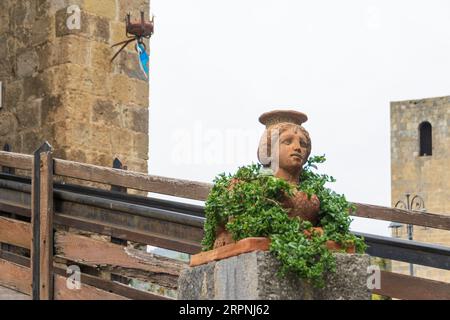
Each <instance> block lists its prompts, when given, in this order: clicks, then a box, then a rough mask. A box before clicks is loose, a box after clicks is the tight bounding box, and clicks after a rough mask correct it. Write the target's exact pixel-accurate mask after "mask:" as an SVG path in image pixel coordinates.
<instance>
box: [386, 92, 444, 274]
mask: <svg viewBox="0 0 450 320" xmlns="http://www.w3.org/2000/svg"><path fill="white" fill-rule="evenodd" d="M424 121H428V122H429V123H430V124H431V126H432V155H430V156H420V155H419V144H420V141H419V125H420V124H421V123H422V122H424ZM449 128H450V96H449V97H441V98H430V99H423V100H411V101H400V102H392V103H391V201H392V205H393V206H394V205H395V204H396V202H397V201H398V200H404V199H405V193H406V192H409V193H411V194H412V195H416V194H417V195H420V196H421V197H422V198H423V199H424V201H425V206H426V209H427V211H428V212H432V213H440V214H450V129H449ZM396 232H397V234H396ZM393 236H398V237H400V238H407V230H406V226H405V225H404V226H403V227H401V228H399V229H398V230H397V231H393ZM413 239H414V240H417V241H422V242H429V243H434V244H442V245H446V246H450V232H449V231H445V230H437V229H432V228H425V227H420V226H414V227H413ZM392 269H393V271H395V272H400V273H404V274H409V264H407V263H400V262H393V263H392ZM414 275H415V276H418V277H424V278H429V279H434V280H442V281H448V282H450V271H445V270H440V269H434V268H427V267H423V266H417V265H415V266H414Z"/></svg>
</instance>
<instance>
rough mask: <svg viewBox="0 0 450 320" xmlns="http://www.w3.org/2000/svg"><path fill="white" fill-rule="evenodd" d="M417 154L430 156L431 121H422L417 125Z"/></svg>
mask: <svg viewBox="0 0 450 320" xmlns="http://www.w3.org/2000/svg"><path fill="white" fill-rule="evenodd" d="M419 144H420V152H419V156H421V157H422V156H431V154H432V153H431V151H432V144H431V123H429V122H428V121H424V122H422V123H421V124H420V125H419Z"/></svg>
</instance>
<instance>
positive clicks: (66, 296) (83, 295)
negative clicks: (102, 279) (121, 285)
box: [54, 274, 128, 300]
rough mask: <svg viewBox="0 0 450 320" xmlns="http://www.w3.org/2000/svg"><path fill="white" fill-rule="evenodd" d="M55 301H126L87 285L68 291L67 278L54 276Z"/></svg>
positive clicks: (82, 284) (123, 298)
mask: <svg viewBox="0 0 450 320" xmlns="http://www.w3.org/2000/svg"><path fill="white" fill-rule="evenodd" d="M54 297H55V300H128V299H127V298H125V297H122V296H119V295H117V294H115V293H111V292H108V291H105V290H102V289H98V288H96V287H93V286H90V285H88V284H84V283H81V288H80V289H78V290H77V289H69V287H68V286H67V278H66V277H63V276H60V275H58V274H55V293H54Z"/></svg>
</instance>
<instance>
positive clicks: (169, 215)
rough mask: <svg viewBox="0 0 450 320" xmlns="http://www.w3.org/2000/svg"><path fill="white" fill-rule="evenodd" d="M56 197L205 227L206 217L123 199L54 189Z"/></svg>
mask: <svg viewBox="0 0 450 320" xmlns="http://www.w3.org/2000/svg"><path fill="white" fill-rule="evenodd" d="M54 195H55V199H59V200H64V201H71V202H76V203H79V204H83V205H88V206H93V207H97V208H103V209H108V210H113V211H120V212H124V213H129V214H132V215H137V216H142V217H146V218H153V219H158V220H163V221H169V222H175V223H179V224H183V225H188V226H193V227H198V228H203V224H204V221H205V218H202V217H198V216H193V215H187V214H183V213H178V212H175V211H170V210H164V209H159V208H154V207H147V206H142V205H136V204H130V203H126V202H122V201H116V200H109V199H104V198H99V197H92V196H87V195H84V194H77V193H72V192H68V191H61V190H54Z"/></svg>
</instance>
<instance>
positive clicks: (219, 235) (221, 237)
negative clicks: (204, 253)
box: [213, 226, 236, 249]
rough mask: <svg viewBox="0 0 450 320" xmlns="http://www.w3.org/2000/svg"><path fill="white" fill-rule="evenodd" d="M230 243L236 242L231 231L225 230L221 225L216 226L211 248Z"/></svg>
mask: <svg viewBox="0 0 450 320" xmlns="http://www.w3.org/2000/svg"><path fill="white" fill-rule="evenodd" d="M232 243H236V241H234V240H233V237H232V236H231V233H229V232H228V231H227V230H225V228H224V227H222V226H219V227H217V230H216V240H215V241H214V247H213V249H217V248H220V247H223V246H226V245H229V244H232Z"/></svg>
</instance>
